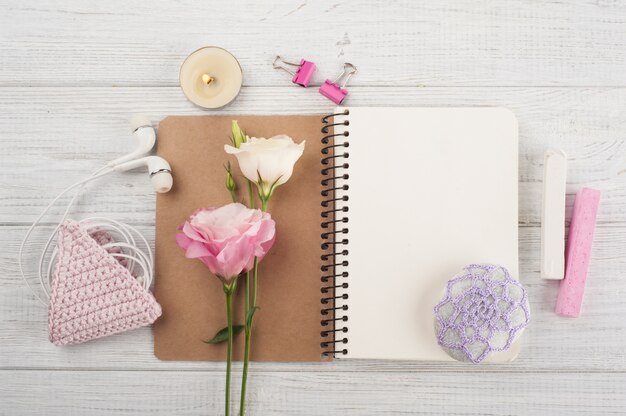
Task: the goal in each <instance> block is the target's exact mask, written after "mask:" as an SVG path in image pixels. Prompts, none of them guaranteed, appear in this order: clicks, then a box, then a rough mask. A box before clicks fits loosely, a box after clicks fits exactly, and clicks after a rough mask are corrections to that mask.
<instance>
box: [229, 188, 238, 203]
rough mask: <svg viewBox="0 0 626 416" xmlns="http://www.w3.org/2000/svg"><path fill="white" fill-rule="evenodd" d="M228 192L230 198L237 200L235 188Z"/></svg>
mask: <svg viewBox="0 0 626 416" xmlns="http://www.w3.org/2000/svg"><path fill="white" fill-rule="evenodd" d="M228 192H230V198H231V199H232V200H233V202H237V193H236V192H235V190H234V189H232V190H229V191H228Z"/></svg>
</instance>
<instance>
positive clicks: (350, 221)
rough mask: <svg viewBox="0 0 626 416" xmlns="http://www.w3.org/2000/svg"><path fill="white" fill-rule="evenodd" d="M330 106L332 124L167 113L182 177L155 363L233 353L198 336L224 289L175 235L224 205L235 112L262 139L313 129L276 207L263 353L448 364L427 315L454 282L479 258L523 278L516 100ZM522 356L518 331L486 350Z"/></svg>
mask: <svg viewBox="0 0 626 416" xmlns="http://www.w3.org/2000/svg"><path fill="white" fill-rule="evenodd" d="M335 113H336V114H335V116H334V117H332V116H331V117H327V118H326V119H325V121H326V124H324V123H323V122H322V120H321V117H322V116H321V115H320V116H269V117H242V116H237V117H231V116H228V117H222V116H219V117H215V116H205V117H169V118H167V119H165V120H164V121H163V122H162V123H161V125H160V126H159V131H158V139H159V148H158V153H159V154H160V155H162V156H164V157H165V158H166V159H168V160H169V161H170V163H171V164H172V169H173V173H174V178H175V185H174V189H173V191H172V192H170V193H168V194H164V195H159V196H158V198H157V242H156V250H157V255H156V258H157V263H156V270H157V277H156V297H157V300H159V302H161V305H162V306H163V317H162V318H161V319H160V320H159V321H157V323H156V325H155V353H156V355H157V356H158V357H159V358H161V359H173V360H223V359H224V357H225V346H218V347H215V346H210V345H206V344H203V343H202V342H201V340H202V339H208V338H210V337H212V336H213V334H214V333H215V332H216V331H217V330H218V329H220V328H221V327H223V326H224V323H225V318H224V308H225V307H224V296H223V293H222V291H221V287H220V284H219V282H218V280H217V279H215V278H214V277H211V276H209V275H208V271H207V270H206V269H205V267H204V266H203V265H202V264H201V263H200V262H198V261H192V260H187V259H185V258H184V256H183V254H182V252H181V250H180V249H178V248H177V247H176V245H175V242H174V235H175V233H176V227H177V226H178V225H179V224H181V223H182V222H183V221H184V220H185V218H186V217H187V216H188V215H189V214H190V213H191V212H192V211H193V210H194V209H196V208H198V207H200V206H207V205H220V204H223V203H227V202H229V196H228V193H227V192H226V190H225V188H224V169H223V164H224V162H225V161H226V160H228V158H227V157H226V155H225V153H224V152H223V145H224V143H226V142H227V140H228V138H227V135H228V133H229V131H230V120H231V119H233V118H236V119H238V120H239V122H240V124H241V125H242V126H243V127H244V128H246V129H247V130H248V133H249V134H250V135H253V136H264V137H269V136H271V135H274V134H279V133H286V134H289V135H290V136H292V137H293V138H294V139H295V140H296V141H300V140H301V139H306V140H307V144H306V151H305V154H304V155H303V157H302V158H301V160H300V161H299V162H298V165H296V168H295V170H294V176H293V177H292V178H291V179H290V181H289V182H288V183H287V184H286V185H283V186H282V187H281V188H279V189H278V190H277V193H276V196H275V198H274V199H273V200H272V202H271V207H270V211H271V212H272V214H273V216H274V217H275V219H276V221H277V242H276V245H275V246H274V248H273V249H272V251H271V252H270V254H269V255H268V256H267V257H266V259H265V260H264V261H263V263H262V268H261V270H262V272H261V283H260V290H261V292H260V295H259V299H260V306H261V308H262V309H261V311H259V313H258V314H257V318H256V322H255V334H254V348H253V357H252V358H253V360H261V361H264V360H268V361H318V360H320V359H321V357H322V353H324V352H326V353H327V354H328V355H329V356H331V357H332V356H334V357H338V358H380V359H413V360H451V358H449V357H448V356H447V355H446V354H445V353H444V352H443V351H442V350H441V349H440V348H439V347H438V345H437V342H436V337H435V333H434V323H433V312H432V308H433V307H434V305H435V304H436V303H437V301H438V300H439V299H440V297H441V295H442V294H443V290H444V286H445V283H446V281H447V280H448V279H449V278H451V277H452V276H453V275H454V274H455V273H457V272H458V271H460V269H461V267H463V266H464V265H466V264H468V263H481V262H483V263H497V264H501V265H503V266H505V267H507V268H508V269H509V271H510V272H511V274H512V275H513V276H514V277H518V264H517V262H518V257H517V256H518V253H517V223H518V221H517V181H518V179H517V157H518V149H517V146H518V144H517V122H516V120H515V118H514V117H513V116H512V114H511V113H510V112H509V111H508V110H505V109H499V108H338V109H336V111H335ZM346 113H347V114H346ZM324 126H326V128H325V130H324V132H320V129H321V128H323V127H324ZM322 151H324V152H326V154H323V153H322ZM233 162H234V161H233ZM234 165H235V166H236V162H234ZM235 170H236V169H235ZM320 246H321V247H320ZM324 288H326V289H324ZM322 292H326V293H322ZM323 302H326V303H325V304H324V303H323ZM322 309H324V310H325V311H326V315H321V314H320V311H321V310H322ZM333 311H336V313H333ZM238 320H239V321H241V317H240V316H239V318H238ZM236 321H237V320H236ZM322 323H325V324H326V325H322ZM322 335H326V337H322ZM241 340H243V337H241ZM241 340H238V341H239V342H237V341H236V349H237V350H238V352H239V353H240V352H241V343H242V342H241ZM518 352H519V342H516V343H515V344H514V346H513V347H512V348H510V349H509V350H508V351H504V352H501V353H494V354H493V355H492V356H491V357H490V358H488V361H509V360H511V359H514V358H515V356H516V355H517V353H518ZM239 357H240V355H239Z"/></svg>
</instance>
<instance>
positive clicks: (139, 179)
mask: <svg viewBox="0 0 626 416" xmlns="http://www.w3.org/2000/svg"><path fill="white" fill-rule="evenodd" d="M351 94H352V95H351V96H349V99H348V101H347V104H348V105H354V106H359V105H360V106H367V105H379V106H392V105H398V106H503V107H508V108H510V109H511V110H512V111H513V112H514V113H515V115H516V116H517V118H518V121H519V125H520V222H521V223H522V224H535V225H537V224H539V222H540V213H541V198H540V193H541V178H542V172H543V170H542V164H543V152H544V151H545V149H546V148H547V147H548V146H556V147H559V148H561V149H563V150H564V151H565V152H566V153H567V154H568V155H569V156H568V184H569V193H570V194H571V195H570V198H569V199H568V204H569V206H571V204H572V202H573V198H572V196H573V194H574V193H575V192H576V190H577V189H579V188H580V187H581V186H583V185H585V186H590V187H595V188H598V189H601V190H602V192H603V196H602V208H601V210H600V214H599V217H598V221H599V223H600V224H608V223H611V224H615V223H622V224H626V210H624V208H623V207H624V204H625V203H626V174H625V172H626V152H625V151H624V150H625V147H624V142H625V141H626V135H625V134H624V131H625V130H626V88H552V87H551V88H504V87H503V88H486V87H464V88H460V87H459V88H452V87H446V88H419V87H355V88H352V89H351ZM35 102H36V103H37V104H36V105H34V103H35ZM332 108H333V107H332V105H330V104H329V101H328V100H326V99H324V98H323V97H321V96H320V95H319V94H317V93H316V92H314V91H307V90H304V89H301V88H295V87H289V86H287V87H282V88H278V87H272V88H265V87H248V88H244V90H243V92H242V94H241V96H240V97H239V99H238V101H237V105H236V106H232V107H229V108H227V109H226V110H224V111H220V112H218V114H232V115H233V116H235V115H237V114H250V113H259V114H285V113H287V114H289V113H291V114H293V113H299V114H307V113H308V114H326V113H328V112H329V111H331V110H332ZM135 112H142V113H144V114H146V115H147V116H149V117H150V118H151V119H152V120H154V121H155V123H156V122H157V121H158V120H159V119H161V118H163V117H165V116H166V115H168V114H203V113H202V111H201V110H199V109H197V108H195V107H194V106H193V105H191V104H190V103H189V102H188V101H187V100H185V98H184V96H183V95H182V93H181V92H180V89H179V88H177V87H171V88H153V87H146V88H104V87H103V88H82V87H81V88H70V87H67V88H61V87H52V88H43V87H38V88H26V89H24V88H17V87H6V88H1V89H0V131H2V132H3V134H2V135H1V136H0V143H1V144H2V145H3V148H4V149H6V150H5V151H4V152H2V153H0V165H1V166H3V167H5V169H4V171H3V175H2V176H1V177H0V187H1V189H2V191H3V192H4V195H6V197H5V198H2V199H0V218H1V220H0V221H2V222H3V223H15V222H18V223H28V222H30V221H32V218H33V217H34V216H36V215H37V214H39V212H40V211H41V210H42V209H43V206H45V204H47V203H48V201H49V200H50V199H51V198H53V197H54V196H55V195H56V194H57V193H58V192H60V191H61V190H62V189H64V188H65V187H66V186H68V185H70V184H71V183H73V182H74V181H77V180H79V179H81V178H83V177H84V176H85V175H86V174H88V173H89V172H92V171H94V170H95V169H97V168H99V167H100V166H101V165H102V164H104V163H106V162H107V161H109V160H112V159H114V158H115V157H117V156H118V155H120V154H123V153H125V152H128V151H130V149H131V148H132V146H133V144H132V142H131V141H130V135H129V131H128V127H127V122H126V119H127V118H128V117H129V115H130V114H132V113H135ZM307 139H308V140H316V139H317V138H307ZM224 140H225V141H226V140H227V138H226V137H224ZM381 140H385V142H389V141H391V140H392V139H381ZM43 169H45V171H44V172H45V174H46V175H49V176H50V177H51V178H54V179H53V180H52V181H42V180H41V175H42V173H44V172H42V170H43ZM174 174H175V172H174ZM90 189H91V190H92V191H90V193H89V198H84V199H82V200H81V201H79V202H80V203H79V205H78V206H77V209H76V211H75V213H76V214H77V215H93V214H94V213H109V214H110V215H115V218H116V219H118V220H122V221H135V222H136V221H138V222H144V223H145V222H146V221H152V220H153V217H154V194H153V193H152V192H151V188H150V184H149V181H147V180H146V179H145V174H144V173H142V172H139V173H131V174H124V175H121V174H116V175H112V176H111V177H110V180H106V181H105V180H103V181H100V182H98V184H97V186H90ZM129 201H133V202H134V203H133V204H130V205H129ZM61 211H62V207H57V208H55V209H54V210H52V213H53V214H57V215H58V214H59V213H61ZM52 218H54V217H52Z"/></svg>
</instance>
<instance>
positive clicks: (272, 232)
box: [176, 203, 276, 283]
mask: <svg viewBox="0 0 626 416" xmlns="http://www.w3.org/2000/svg"><path fill="white" fill-rule="evenodd" d="M180 230H181V231H182V232H180V233H178V234H177V235H176V243H177V244H178V245H179V246H180V247H181V248H182V249H183V250H185V256H186V257H187V258H190V259H198V260H200V261H201V262H203V263H204V264H205V265H206V266H207V267H208V268H209V270H210V271H211V273H213V274H215V275H216V276H217V277H219V278H220V279H221V280H222V282H224V283H230V282H231V281H232V280H233V279H234V278H235V277H237V276H238V275H239V274H241V273H243V272H247V271H248V270H250V269H251V268H252V266H253V265H254V258H255V257H257V258H258V259H259V261H260V260H261V259H262V258H263V257H264V256H265V255H266V254H267V252H268V251H269V250H270V248H272V245H273V244H274V238H275V236H276V224H275V223H274V220H273V219H272V217H271V215H270V214H269V213H267V212H262V211H261V210H258V209H250V208H247V207H246V206H244V205H242V204H239V203H231V204H228V205H224V206H223V207H220V208H201V209H199V210H197V211H196V212H194V213H193V214H192V215H191V217H189V219H188V220H187V221H185V223H184V224H183V225H182V226H181V227H180Z"/></svg>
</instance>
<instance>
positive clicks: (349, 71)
mask: <svg viewBox="0 0 626 416" xmlns="http://www.w3.org/2000/svg"><path fill="white" fill-rule="evenodd" d="M355 72H356V66H354V65H352V64H351V63H348V62H346V63H345V64H343V71H342V72H341V74H339V76H338V77H337V78H336V79H335V80H334V81H331V80H329V79H327V80H326V81H325V82H324V83H323V84H322V85H321V86H320V94H322V95H323V96H324V97H326V98H328V99H329V100H330V101H332V102H334V103H335V104H341V103H342V102H343V100H344V98H346V95H348V90H346V89H345V87H346V84H347V83H348V80H349V79H350V77H351V76H352V75H354V73H355ZM342 79H343V82H342V83H341V86H339V82H340V81H341V80H342Z"/></svg>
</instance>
